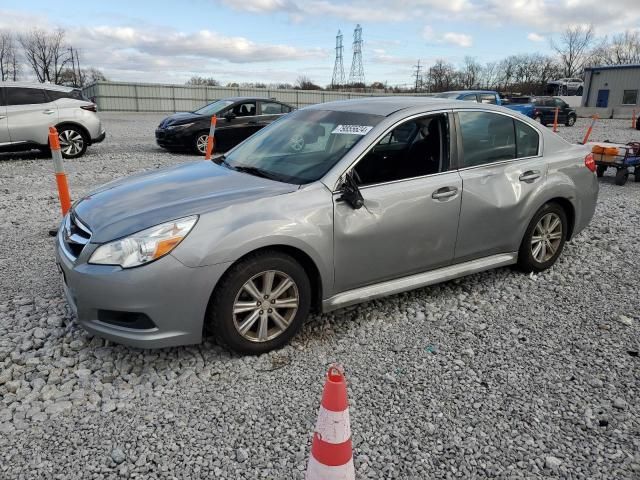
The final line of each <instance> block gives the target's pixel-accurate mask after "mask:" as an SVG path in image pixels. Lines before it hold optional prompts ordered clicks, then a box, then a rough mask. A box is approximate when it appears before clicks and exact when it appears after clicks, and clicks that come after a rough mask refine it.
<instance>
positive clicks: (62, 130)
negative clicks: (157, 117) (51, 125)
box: [56, 125, 89, 158]
mask: <svg viewBox="0 0 640 480" xmlns="http://www.w3.org/2000/svg"><path fill="white" fill-rule="evenodd" d="M56 128H57V130H58V139H59V140H60V150H61V151H62V157H63V158H78V157H81V156H82V155H84V152H86V151H87V146H88V145H89V139H88V138H87V134H86V133H85V132H84V131H83V130H82V129H80V128H79V127H76V126H75V125H60V126H58V127H56Z"/></svg>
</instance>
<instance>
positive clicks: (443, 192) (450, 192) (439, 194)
mask: <svg viewBox="0 0 640 480" xmlns="http://www.w3.org/2000/svg"><path fill="white" fill-rule="evenodd" d="M457 194H458V189H457V188H456V187H443V188H439V189H438V190H436V191H435V192H433V193H432V194H431V198H433V199H434V200H444V199H446V198H451V197H455V196H456V195H457Z"/></svg>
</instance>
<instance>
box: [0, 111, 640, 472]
mask: <svg viewBox="0 0 640 480" xmlns="http://www.w3.org/2000/svg"><path fill="white" fill-rule="evenodd" d="M102 116H103V118H104V120H105V124H106V127H107V130H108V133H109V136H108V137H107V140H106V141H105V142H104V143H103V144H101V145H97V146H94V147H92V148H91V149H90V150H89V152H88V154H87V155H86V157H84V158H82V159H80V160H75V161H68V162H67V167H68V171H69V173H70V175H69V182H70V185H71V190H72V194H73V196H74V197H77V196H78V195H79V194H80V193H82V192H85V191H87V190H88V189H89V188H90V187H91V186H93V185H96V184H99V183H102V182H105V181H108V180H111V179H112V178H115V177H118V176H121V175H125V174H128V173H132V172H136V171H140V170H143V169H154V168H158V167H160V166H164V165H170V164H175V163H177V162H182V161H185V160H189V159H192V158H195V157H192V156H189V155H172V154H168V153H166V152H163V151H161V150H159V149H158V148H157V147H155V145H154V144H153V139H152V134H153V129H154V127H155V125H156V124H157V122H158V121H159V120H160V118H161V116H158V115H132V114H129V115H125V114H103V115H102ZM586 122H587V120H580V121H579V122H578V125H577V127H574V128H561V130H560V133H561V134H562V135H564V136H566V137H567V138H571V139H573V140H575V139H577V138H580V137H582V135H583V134H584V130H585V124H586ZM628 123H629V122H624V121H601V122H600V123H599V124H598V127H597V128H596V130H595V131H594V135H593V138H594V139H595V140H605V139H610V140H616V141H630V140H632V139H634V138H635V139H636V140H640V132H634V131H631V130H630V129H629V128H628V125H627V124H628ZM0 180H1V184H2V185H1V186H0V199H1V202H0V209H1V210H0V212H1V215H0V218H1V220H0V239H1V242H0V270H1V271H2V275H1V277H0V282H1V284H0V295H1V296H0V478H3V479H4V478H25V479H26V478H61V479H62V478H64V479H75V478H77V479H88V478H127V477H130V478H200V477H202V478H205V477H206V478H232V479H257V478H277V479H285V478H286V479H291V478H293V479H295V478H303V476H304V469H305V466H306V460H307V457H308V453H309V444H310V438H311V432H312V429H313V425H314V423H315V419H316V414H317V409H318V405H319V399H320V394H321V389H322V376H323V374H324V372H325V369H326V367H327V365H328V364H329V363H330V362H333V361H339V362H340V363H342V364H343V365H344V366H345V368H346V372H347V377H348V381H349V394H350V404H351V423H352V429H353V441H354V457H355V464H356V470H357V474H358V478H407V479H409V478H411V479H417V478H487V477H493V478H509V479H511V478H535V477H567V478H574V479H595V478H603V479H604V478H607V479H608V478H629V479H631V478H640V420H639V419H640V408H639V406H638V400H637V399H638V398H639V394H640V373H639V372H640V369H639V368H638V361H639V357H638V350H640V314H639V313H638V312H639V311H640V295H638V285H639V284H640V273H639V271H640V269H639V268H638V267H639V262H638V258H640V248H639V247H638V225H639V224H640V184H639V183H635V182H633V181H630V182H629V183H627V185H625V186H624V187H618V186H615V185H614V184H613V181H612V177H611V176H607V177H605V178H603V179H602V182H601V194H600V200H599V204H598V209H597V212H596V216H595V218H594V220H593V222H592V224H591V226H590V227H589V228H588V229H587V230H586V231H585V232H583V233H582V234H580V235H579V236H578V237H577V238H576V239H575V241H574V242H572V243H571V244H569V245H567V248H566V251H565V253H564V256H563V257H562V258H561V260H560V261H559V263H558V264H557V266H556V267H554V268H553V269H552V270H550V271H548V272H545V273H543V274H540V275H529V276H527V275H522V274H520V273H517V272H515V271H513V270H511V269H501V270H497V271H494V272H488V273H483V274H479V275H474V276H471V277H468V278H465V279H461V280H457V281H453V282H449V283H446V284H443V285H439V286H435V287H431V288H427V289H421V290H417V291H414V292H409V293H406V294H402V295H397V296H393V297H390V298H388V299H385V300H381V301H375V302H371V303H368V304H365V305H361V306H359V307H357V308H354V309H351V310H348V311H344V310H343V311H338V312H334V313H333V314H330V315H322V316H318V317H316V318H313V319H312V321H311V322H309V323H308V324H307V325H306V326H305V328H304V329H303V331H302V333H301V334H300V335H299V336H298V337H296V339H295V340H294V342H293V343H292V345H291V346H288V347H286V348H284V349H283V350H280V351H278V352H272V353H271V354H269V355H263V356H261V357H251V358H242V357H239V356H236V355H232V354H230V353H228V352H226V351H225V350H222V349H221V348H220V347H218V346H216V345H213V344H212V343H211V342H209V341H206V342H205V343H203V344H202V345H198V346H192V347H185V348H173V349H165V350H159V351H143V350H137V349H130V348H126V347H123V346H119V345H114V344H110V343H107V342H105V341H103V340H101V339H99V338H91V337H90V336H89V335H88V334H86V333H85V332H84V331H82V330H81V329H79V328H78V327H77V326H76V325H75V323H74V321H73V318H72V316H71V315H70V313H69V310H68V308H67V307H66V306H65V303H64V301H63V299H62V296H61V290H60V285H59V278H58V276H57V274H56V271H55V268H54V264H53V260H52V258H53V248H52V241H53V240H52V239H51V238H49V237H48V236H47V230H48V229H49V228H51V227H53V226H54V225H55V223H56V221H57V220H58V219H59V212H58V204H57V200H56V194H55V191H54V179H53V174H52V166H51V163H50V160H47V159H43V158H36V157H35V156H33V155H29V154H28V155H24V154H20V155H0Z"/></svg>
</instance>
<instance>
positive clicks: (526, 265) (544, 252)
mask: <svg viewBox="0 0 640 480" xmlns="http://www.w3.org/2000/svg"><path fill="white" fill-rule="evenodd" d="M556 221H559V224H556ZM547 230H549V233H550V234H551V236H550V237H549V238H548V239H547V240H541V241H536V240H535V239H536V238H538V237H539V238H544V236H545V235H548V234H549V233H547ZM567 231H568V230H567V214H566V212H565V211H564V209H563V208H562V207H561V206H560V205H558V204H557V203H555V202H551V203H547V204H545V205H543V206H542V207H541V208H540V210H538V211H537V212H536V214H535V215H534V216H533V218H532V219H531V222H530V223H529V226H528V227H527V230H526V232H525V234H524V238H523V239H522V243H521V244H520V251H519V252H518V267H519V268H520V269H521V270H522V271H524V272H527V273H530V272H542V271H543V270H546V269H548V268H550V267H551V266H553V264H554V263H556V260H557V259H558V257H559V256H560V254H561V253H562V250H563V249H564V244H565V242H566V239H567ZM556 235H557V238H556ZM538 247H539V248H538ZM549 250H552V251H549Z"/></svg>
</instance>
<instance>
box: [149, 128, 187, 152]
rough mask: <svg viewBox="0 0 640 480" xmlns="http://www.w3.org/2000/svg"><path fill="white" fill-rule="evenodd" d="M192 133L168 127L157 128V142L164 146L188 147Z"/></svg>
mask: <svg viewBox="0 0 640 480" xmlns="http://www.w3.org/2000/svg"><path fill="white" fill-rule="evenodd" d="M190 138H191V136H190V135H185V133H184V132H183V131H179V130H178V131H174V130H169V129H166V128H157V129H156V143H157V144H158V145H159V146H161V147H163V148H187V147H188V142H189V139H190Z"/></svg>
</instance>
